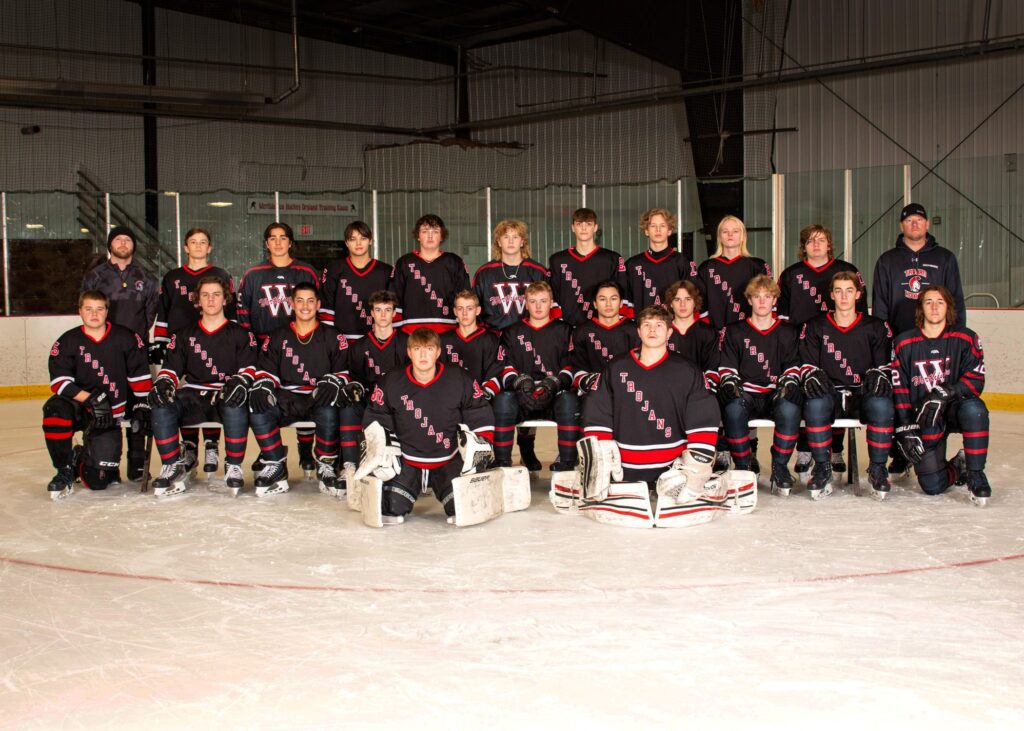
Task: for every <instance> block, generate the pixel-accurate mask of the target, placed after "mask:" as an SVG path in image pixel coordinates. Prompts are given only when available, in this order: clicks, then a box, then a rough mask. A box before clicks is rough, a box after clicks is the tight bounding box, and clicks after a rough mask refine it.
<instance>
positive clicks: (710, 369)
mask: <svg viewBox="0 0 1024 731" xmlns="http://www.w3.org/2000/svg"><path fill="white" fill-rule="evenodd" d="M668 349H669V350H671V351H672V352H674V353H679V355H681V356H683V357H684V358H686V359H687V360H689V361H690V362H691V363H693V364H694V365H696V366H697V367H698V368H700V369H701V370H702V371H704V374H705V375H706V376H707V377H708V379H709V380H710V381H711V382H712V383H715V382H717V381H718V333H716V332H715V330H714V328H712V327H711V326H710V325H708V324H707V323H706V322H701V321H700V320H698V321H697V322H695V323H693V324H692V325H690V327H689V329H687V331H686V332H685V333H683V332H680V331H679V330H678V329H677V328H676V326H675V325H673V326H672V329H671V331H669V335H668Z"/></svg>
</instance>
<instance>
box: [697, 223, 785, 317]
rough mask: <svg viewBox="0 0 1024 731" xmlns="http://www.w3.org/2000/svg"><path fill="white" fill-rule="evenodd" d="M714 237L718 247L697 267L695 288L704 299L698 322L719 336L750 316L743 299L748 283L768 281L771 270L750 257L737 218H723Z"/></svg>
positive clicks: (744, 227) (742, 227) (744, 233)
mask: <svg viewBox="0 0 1024 731" xmlns="http://www.w3.org/2000/svg"><path fill="white" fill-rule="evenodd" d="M716 236H717V240H718V247H717V248H716V249H715V253H714V255H713V256H712V257H711V258H710V259H708V260H707V261H704V262H703V263H701V265H700V266H699V267H697V281H696V284H697V287H698V288H699V289H700V290H701V297H702V298H703V299H704V311H703V312H702V313H701V319H703V320H706V321H707V322H710V323H711V327H713V328H714V329H715V332H718V331H720V330H721V329H722V328H723V327H725V326H726V325H728V324H729V323H731V322H736V321H737V320H742V319H743V318H744V317H748V316H749V315H750V305H749V304H748V303H747V301H746V299H745V298H744V296H743V292H745V291H746V287H747V283H748V282H749V281H750V280H751V279H753V278H754V277H755V276H757V275H759V274H764V275H767V276H769V277H771V276H772V270H771V267H770V266H768V264H766V263H765V261H764V260H763V259H758V258H757V257H756V256H751V255H750V251H749V250H748V249H747V227H746V226H744V225H743V221H741V220H740V219H738V218H736V216H726V217H725V218H723V219H722V220H721V221H720V222H719V224H718V232H717V234H716Z"/></svg>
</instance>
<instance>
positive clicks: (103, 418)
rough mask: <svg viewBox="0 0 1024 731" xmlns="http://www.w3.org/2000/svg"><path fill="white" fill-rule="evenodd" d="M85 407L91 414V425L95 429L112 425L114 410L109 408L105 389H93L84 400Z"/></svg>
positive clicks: (107, 427)
mask: <svg viewBox="0 0 1024 731" xmlns="http://www.w3.org/2000/svg"><path fill="white" fill-rule="evenodd" d="M85 408H86V410H88V412H89V413H90V414H92V422H93V427H95V428H96V429H109V428H110V427H112V426H113V425H114V412H113V411H112V410H111V408H110V399H109V398H107V392H106V391H93V392H92V393H91V394H90V395H89V398H87V399H86V400H85ZM120 439H121V437H118V440H120ZM119 443H120V441H119Z"/></svg>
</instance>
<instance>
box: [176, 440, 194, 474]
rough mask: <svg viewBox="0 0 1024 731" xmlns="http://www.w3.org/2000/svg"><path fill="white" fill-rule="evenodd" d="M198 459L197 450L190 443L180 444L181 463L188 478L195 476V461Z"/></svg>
mask: <svg viewBox="0 0 1024 731" xmlns="http://www.w3.org/2000/svg"><path fill="white" fill-rule="evenodd" d="M198 459H199V455H198V449H197V448H196V445H195V444H193V443H192V442H182V443H181V460H180V461H181V462H183V463H184V464H185V472H187V473H188V475H189V477H192V478H195V476H196V461H197V460H198Z"/></svg>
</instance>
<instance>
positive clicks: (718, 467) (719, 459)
mask: <svg viewBox="0 0 1024 731" xmlns="http://www.w3.org/2000/svg"><path fill="white" fill-rule="evenodd" d="M729 466H730V462H729V453H728V452H715V465H714V467H713V468H712V469H713V470H714V471H715V472H725V471H726V470H727V469H729Z"/></svg>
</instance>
